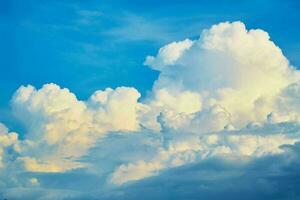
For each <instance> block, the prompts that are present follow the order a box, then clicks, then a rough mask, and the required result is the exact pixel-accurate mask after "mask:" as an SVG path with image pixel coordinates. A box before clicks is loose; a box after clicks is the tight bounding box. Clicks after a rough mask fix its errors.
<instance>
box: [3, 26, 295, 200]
mask: <svg viewBox="0 0 300 200" xmlns="http://www.w3.org/2000/svg"><path fill="white" fill-rule="evenodd" d="M144 64H145V65H147V66H149V67H151V68H152V69H154V70H158V71H159V73H160V74H159V77H158V79H157V80H156V81H155V83H154V84H153V89H152V91H151V92H150V94H149V95H148V96H147V97H145V98H143V100H140V99H139V98H140V96H141V95H140V93H139V92H138V91H137V90H136V89H134V88H129V87H118V88H116V89H111V88H107V89H105V90H100V91H95V92H94V93H93V94H92V95H91V96H90V97H89V98H88V99H87V100H79V99H78V98H77V97H76V95H75V94H73V93H72V92H71V91H69V90H68V89H66V88H61V87H60V86H58V85H56V84H45V85H44V86H43V87H42V88H40V89H37V88H35V87H33V86H30V85H28V86H21V87H20V88H19V89H18V90H17V91H16V92H15V94H14V95H13V98H12V101H11V103H12V110H13V112H14V113H15V115H16V116H17V118H18V119H19V120H20V121H21V122H22V123H23V124H24V125H25V127H26V133H25V134H24V138H22V139H18V134H17V133H10V132H9V131H8V130H7V128H6V127H5V126H4V125H0V174H1V175H0V179H1V181H0V183H1V185H2V186H3V187H2V188H4V189H2V190H1V192H2V193H3V196H5V195H6V196H9V197H12V198H20V197H18V196H14V194H15V191H19V192H20V193H22V194H24V195H27V196H28V198H38V197H42V198H44V199H47V198H49V199H51V198H55V197H53V196H57V193H58V191H59V190H60V189H61V188H60V187H59V184H58V185H57V184H56V181H58V182H59V183H60V184H63V185H64V186H65V187H67V188H68V190H66V193H65V196H63V197H61V198H62V199H68V198H71V199H74V198H79V199H80V198H84V196H85V195H86V194H85V191H86V190H87V189H89V190H90V196H89V197H86V198H91V199H92V198H95V199H97V197H100V196H101V198H120V196H118V195H121V197H122V198H124V199H126V198H127V199H135V198H137V199H141V196H140V195H141V194H142V193H140V192H141V191H145V192H149V193H151V195H149V196H148V197H149V199H151V198H152V199H153V198H158V197H162V198H164V199H166V198H171V197H172V199H173V197H174V198H175V197H178V196H180V195H181V196H182V198H184V197H187V198H188V199H195V197H196V196H195V193H201V195H202V197H203V198H208V197H209V198H211V197H215V198H217V199H218V198H220V197H221V196H228V197H230V198H233V197H235V195H236V194H239V193H241V192H244V193H247V194H251V192H253V191H254V192H258V194H259V195H262V196H264V195H265V196H268V195H269V196H270V197H271V196H272V195H271V194H272V193H273V192H275V193H276V192H278V191H277V189H278V188H279V186H278V185H280V184H281V181H284V180H283V179H284V178H285V177H287V178H288V177H290V175H289V174H288V173H289V172H290V170H294V169H295V168H296V167H295V166H298V164H299V156H298V153H299V141H300V135H299V130H300V104H299V97H300V89H299V88H300V82H299V81H300V75H299V72H298V71H297V70H296V69H295V68H294V67H293V66H291V65H290V64H289V62H288V59H287V58H286V57H285V56H284V55H283V53H282V51H281V50H280V48H279V47H277V46H276V45H275V44H274V43H273V42H272V41H271V39H270V37H269V35H268V33H266V32H265V31H263V30H260V29H253V30H247V29H246V27H245V25H244V24H243V23H242V22H233V23H229V22H225V23H220V24H217V25H213V26H212V27H211V28H210V29H207V30H204V31H203V32H202V33H201V35H200V37H199V38H198V39H195V40H190V39H185V40H182V41H176V42H172V43H170V44H167V45H165V46H163V47H161V48H160V49H159V50H158V53H157V55H155V56H147V57H146V60H145V62H144ZM285 158H286V160H285ZM270 162H272V163H270ZM273 162H274V163H273ZM8 166H9V167H8ZM216 169H218V170H216ZM253 170H256V171H257V172H254V171H253ZM178 172H180V173H182V174H183V175H184V177H179V176H178V175H177V173H178ZM274 173H277V175H278V176H276V177H275V178H274V177H273V174H274ZM5 174H6V175H5ZM7 174H9V175H10V176H11V177H13V180H14V181H10V182H9V183H8V182H5V181H4V180H5V179H6V178H7ZM191 174H195V176H194V175H191ZM252 175H254V176H259V177H258V178H255V177H253V176H252ZM292 175H295V176H299V173H296V172H294V171H292ZM61 177H63V178H61ZM74 177H79V179H80V180H82V182H80V181H79V180H74ZM272 178H273V179H272ZM241 179H243V181H241ZM290 179H291V178H290ZM66 180H70V181H66ZM272 180H273V181H272ZM168 181H169V182H170V184H171V186H170V185H168V183H167V182H168ZM161 182H162V183H164V187H163V188H161V189H159V188H157V186H155V185H156V184H159V183H161ZM230 182H231V183H235V184H238V185H239V187H237V188H233V187H231V186H230V185H226V184H227V183H230ZM193 183H195V184H198V185H199V187H195V185H194V184H193ZM219 183H220V184H222V185H224V187H218V184H219ZM290 183H291V184H293V185H295V184H299V183H298V182H297V181H294V180H290ZM173 184H174V185H175V186H176V188H173V186H172V185H173ZM248 184H255V185H256V187H255V188H254V189H249V188H248V186H247V185H248ZM80 185H86V186H87V188H82V187H81V186H80ZM8 187H9V188H10V189H8ZM170 187H171V188H170ZM216 187H217V188H218V193H217V194H214V192H212V191H214V188H216ZM145 188H146V189H145ZM147 188H148V189H147ZM288 190H289V191H291V192H295V195H294V196H293V195H291V196H288V195H286V196H284V197H283V196H282V199H284V198H297V197H299V194H298V193H297V192H296V191H295V187H293V186H291V188H288ZM168 191H170V192H171V194H169V193H168ZM184 191H186V192H184ZM31 195H33V196H31ZM82 195H83V196H82ZM122 195H123V196H122ZM169 195H171V196H169ZM185 195H186V196H185ZM216 195H220V196H216ZM297 195H298V196H297ZM150 197H151V198H150ZM252 197H253V198H254V196H251V195H250V196H249V198H250V199H253V198H252Z"/></svg>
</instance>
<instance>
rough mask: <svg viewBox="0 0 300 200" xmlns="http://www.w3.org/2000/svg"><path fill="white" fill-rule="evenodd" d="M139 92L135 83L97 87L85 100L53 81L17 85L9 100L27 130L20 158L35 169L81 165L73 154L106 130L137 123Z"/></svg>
mask: <svg viewBox="0 0 300 200" xmlns="http://www.w3.org/2000/svg"><path fill="white" fill-rule="evenodd" d="M139 97H140V94H139V93H138V91H136V90H135V89H133V88H126V87H120V88H117V89H116V90H112V89H110V88H108V89H106V90H105V91H96V92H95V93H94V94H93V95H92V96H91V97H90V98H89V100H88V101H80V100H78V99H77V98H76V96H75V95H74V94H73V93H71V92H70V91H69V90H68V89H65V88H64V89H62V88H60V87H59V86H58V85H55V84H47V85H44V86H43V87H42V88H41V89H39V90H36V89H35V88H34V87H33V86H27V87H24V86H22V87H20V88H19V89H18V91H17V92H16V93H15V95H14V97H13V99H12V105H13V108H14V111H15V114H16V116H18V117H20V120H22V121H23V123H24V124H25V125H26V127H27V129H28V133H27V134H26V135H25V141H24V142H23V143H24V144H23V145H22V148H23V149H22V154H23V155H24V157H20V158H19V160H20V161H23V162H24V166H25V168H26V169H27V170H30V171H38V172H59V171H65V170H70V169H73V168H78V167H83V165H82V164H80V163H78V162H76V159H78V158H79V157H81V156H83V155H85V154H86V153H87V151H88V149H89V148H90V147H92V146H93V144H94V143H95V142H96V140H97V139H99V138H102V137H104V135H105V134H106V133H108V132H110V131H125V132H126V131H136V130H138V129H139V124H138V120H137V111H138V110H139V103H138V102H137V99H138V98H139ZM124 122H126V123H124Z"/></svg>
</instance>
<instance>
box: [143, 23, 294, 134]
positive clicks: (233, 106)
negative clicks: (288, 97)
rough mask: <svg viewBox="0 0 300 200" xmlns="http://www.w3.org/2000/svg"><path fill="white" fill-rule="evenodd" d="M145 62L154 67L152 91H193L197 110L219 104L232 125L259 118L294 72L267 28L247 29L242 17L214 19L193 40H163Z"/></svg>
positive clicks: (264, 116)
mask: <svg viewBox="0 0 300 200" xmlns="http://www.w3.org/2000/svg"><path fill="white" fill-rule="evenodd" d="M145 64H146V65H149V66H150V67H151V68H153V69H156V70H159V72H160V76H159V78H158V80H157V81H156V82H155V85H154V92H156V93H159V92H160V91H161V90H164V91H168V92H169V93H171V94H174V96H175V94H176V93H177V94H178V93H182V92H186V91H189V92H192V93H196V94H197V95H200V96H201V101H202V104H203V107H202V109H211V108H212V107H213V106H216V105H219V107H222V108H224V110H226V112H228V113H230V115H231V119H230V123H232V125H234V126H237V127H242V126H244V125H246V124H247V123H249V122H251V121H259V122H261V121H263V120H265V118H266V115H268V114H269V113H271V112H272V111H274V109H275V107H276V106H275V105H274V103H275V102H274V101H275V99H276V97H277V96H278V94H279V93H280V92H281V90H282V89H284V88H286V87H287V86H288V85H290V84H293V83H294V82H296V81H298V80H299V77H300V76H299V72H298V71H296V70H294V69H293V67H292V66H290V65H289V62H288V60H287V59H286V58H285V56H284V55H283V54H282V52H281V50H280V48H278V47H277V46H276V45H275V44H274V43H273V42H272V41H271V40H270V38H269V35H268V33H266V32H264V31H262V30H260V29H255V30H249V31H248V30H247V29H246V28H245V25H244V24H243V23H242V22H233V23H228V22H225V23H220V24H218V25H214V26H212V27H211V28H210V29H208V30H204V31H203V32H202V34H201V36H200V38H199V39H197V40H194V41H190V40H184V41H180V42H176V43H171V44H168V45H166V46H164V47H162V48H161V49H160V50H159V52H158V54H157V56H155V57H153V56H150V57H147V59H146V62H145ZM162 98H164V97H163V96H162ZM160 101H164V100H160ZM193 103H194V101H193ZM187 109H188V108H187ZM181 110H182V108H181ZM222 112H224V111H222ZM221 121H222V120H221ZM222 122H223V121H222ZM222 122H221V123H222ZM226 123H229V121H227V122H223V123H222V124H221V125H222V126H223V127H224V126H225V125H226ZM216 129H219V126H216Z"/></svg>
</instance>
